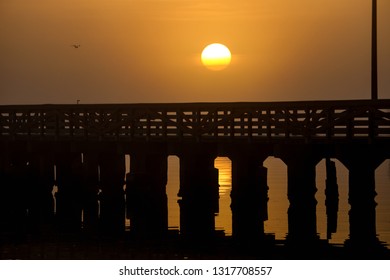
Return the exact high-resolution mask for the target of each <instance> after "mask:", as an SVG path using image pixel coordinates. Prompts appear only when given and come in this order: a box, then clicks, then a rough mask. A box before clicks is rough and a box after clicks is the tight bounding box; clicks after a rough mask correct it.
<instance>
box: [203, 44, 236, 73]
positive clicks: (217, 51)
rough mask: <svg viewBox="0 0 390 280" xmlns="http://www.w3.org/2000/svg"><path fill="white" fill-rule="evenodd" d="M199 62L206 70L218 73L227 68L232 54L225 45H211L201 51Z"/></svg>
mask: <svg viewBox="0 0 390 280" xmlns="http://www.w3.org/2000/svg"><path fill="white" fill-rule="evenodd" d="M201 60H202V63H203V65H204V66H206V67H207V68H208V69H210V70H214V71H219V70H222V69H225V68H226V67H228V66H229V64H230V61H231V60H232V54H231V53H230V51H229V49H228V48H227V47H226V46H225V45H222V44H219V43H213V44H210V45H208V46H207V47H205V48H204V49H203V51H202V55H201Z"/></svg>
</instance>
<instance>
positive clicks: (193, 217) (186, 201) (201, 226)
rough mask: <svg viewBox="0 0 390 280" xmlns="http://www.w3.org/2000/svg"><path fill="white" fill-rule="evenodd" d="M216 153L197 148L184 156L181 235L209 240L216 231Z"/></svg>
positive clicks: (181, 173) (181, 158)
mask: <svg viewBox="0 0 390 280" xmlns="http://www.w3.org/2000/svg"><path fill="white" fill-rule="evenodd" d="M215 158H216V156H215V155H213V154H212V153H208V152H207V151H202V150H198V152H197V151H196V149H194V150H193V152H187V153H183V154H181V155H180V190H179V194H178V196H179V197H181V199H179V206H180V234H181V235H182V236H183V237H185V238H190V239H197V240H207V239H209V238H211V237H213V236H214V234H215V214H216V213H218V199H219V185H218V170H217V169H216V168H214V160H215Z"/></svg>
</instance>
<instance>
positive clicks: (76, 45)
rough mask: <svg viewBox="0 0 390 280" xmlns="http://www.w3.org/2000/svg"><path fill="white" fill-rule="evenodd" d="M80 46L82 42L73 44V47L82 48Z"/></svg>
mask: <svg viewBox="0 0 390 280" xmlns="http://www.w3.org/2000/svg"><path fill="white" fill-rule="evenodd" d="M80 46H81V45H80V44H73V45H72V47H74V48H75V49H78V48H80Z"/></svg>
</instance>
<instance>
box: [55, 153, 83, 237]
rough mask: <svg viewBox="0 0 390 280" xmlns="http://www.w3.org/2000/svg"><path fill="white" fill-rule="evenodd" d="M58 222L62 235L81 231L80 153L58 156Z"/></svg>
mask: <svg viewBox="0 0 390 280" xmlns="http://www.w3.org/2000/svg"><path fill="white" fill-rule="evenodd" d="M56 170H57V178H56V180H57V186H58V192H57V193H56V222H57V224H58V228H59V230H60V231H61V232H62V233H72V232H78V231H80V230H81V211H82V188H83V168H82V163H81V154H80V153H72V152H68V153H61V154H59V155H57V161H56Z"/></svg>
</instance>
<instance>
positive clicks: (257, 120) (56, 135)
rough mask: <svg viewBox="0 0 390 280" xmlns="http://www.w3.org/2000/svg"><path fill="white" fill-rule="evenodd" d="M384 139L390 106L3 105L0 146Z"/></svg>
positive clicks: (383, 103)
mask: <svg viewBox="0 0 390 280" xmlns="http://www.w3.org/2000/svg"><path fill="white" fill-rule="evenodd" d="M353 139H360V140H362V139H363V140H369V141H373V140H384V139H388V140H390V100H387V99H386V100H374V101H371V100H352V101H343V100H340V101H307V102H262V103H176V104H93V105H92V104H90V105H88V104H87V105H81V104H77V105H76V104H75V105H3V106H0V141H14V140H28V141H30V140H37V141H42V140H49V141H53V140H54V141H59V140H61V141H63V140H69V141H75V140H81V141H176V142H177V141H190V142H191V141H195V142H199V141H201V142H207V141H209V142H210V141H211V142H213V141H214V142H219V141H253V142H269V141H277V140H282V141H293V140H297V141H305V142H311V141H336V140H338V141H342V140H353Z"/></svg>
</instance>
